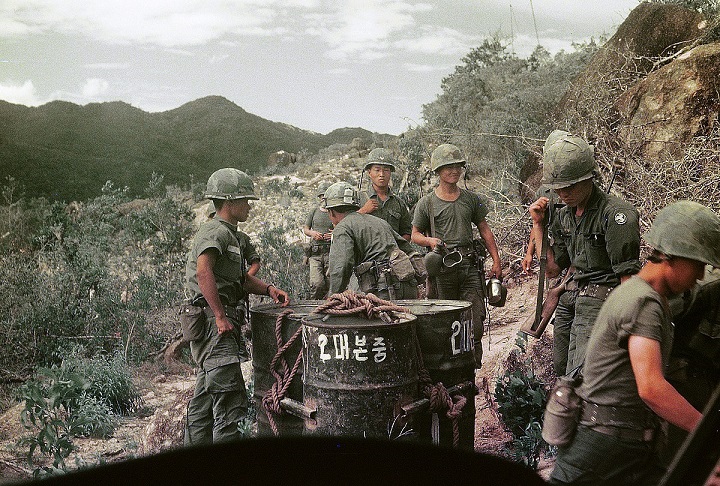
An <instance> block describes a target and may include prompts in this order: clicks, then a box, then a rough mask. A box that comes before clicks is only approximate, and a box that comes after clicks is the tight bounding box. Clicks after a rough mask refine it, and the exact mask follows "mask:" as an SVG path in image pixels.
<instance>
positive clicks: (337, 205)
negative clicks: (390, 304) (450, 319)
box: [323, 182, 417, 299]
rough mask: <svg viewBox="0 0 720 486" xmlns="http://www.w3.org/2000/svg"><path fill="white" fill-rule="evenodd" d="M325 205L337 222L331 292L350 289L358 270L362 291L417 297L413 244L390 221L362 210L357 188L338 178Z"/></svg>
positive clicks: (332, 257)
mask: <svg viewBox="0 0 720 486" xmlns="http://www.w3.org/2000/svg"><path fill="white" fill-rule="evenodd" d="M323 205H324V206H325V208H327V210H328V214H329V216H330V221H332V222H333V224H334V225H335V228H334V229H333V236H332V244H331V245H330V256H329V262H330V263H329V267H330V270H329V272H328V275H329V278H330V294H331V295H332V294H335V293H338V292H343V291H344V290H346V289H347V287H348V283H349V282H350V276H351V274H352V273H353V272H354V273H355V275H356V276H357V279H358V284H359V286H360V290H361V291H362V292H365V293H368V292H371V293H373V294H375V295H377V296H378V297H380V298H381V299H414V298H416V297H417V285H416V280H415V272H414V269H413V266H412V264H411V263H410V259H409V257H408V255H409V254H411V253H412V251H413V250H412V247H411V246H410V243H408V242H407V241H406V240H405V239H403V237H402V236H400V235H399V234H398V233H396V232H395V231H393V229H392V228H391V227H390V225H389V224H388V222H387V221H385V220H383V219H380V218H376V217H374V216H370V215H369V214H361V213H358V212H357V210H358V208H359V207H360V203H359V201H358V194H357V191H356V190H355V188H354V187H353V186H351V185H350V184H348V183H347V182H337V183H335V184H333V185H331V186H330V187H328V188H327V190H326V191H325V198H324V200H323Z"/></svg>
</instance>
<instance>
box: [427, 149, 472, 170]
mask: <svg viewBox="0 0 720 486" xmlns="http://www.w3.org/2000/svg"><path fill="white" fill-rule="evenodd" d="M454 164H462V166H463V167H465V165H466V164H467V161H466V160H465V158H464V157H463V156H462V154H461V153H460V149H459V148H457V147H456V146H455V145H452V144H450V143H444V144H442V145H440V146H439V147H438V148H436V149H435V150H433V153H432V155H431V156H430V169H431V170H432V171H433V172H437V171H438V169H440V168H441V167H444V166H446V165H454Z"/></svg>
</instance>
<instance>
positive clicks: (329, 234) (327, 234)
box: [323, 233, 332, 241]
mask: <svg viewBox="0 0 720 486" xmlns="http://www.w3.org/2000/svg"><path fill="white" fill-rule="evenodd" d="M323 239H324V240H325V241H330V240H332V233H325V234H324V235H323Z"/></svg>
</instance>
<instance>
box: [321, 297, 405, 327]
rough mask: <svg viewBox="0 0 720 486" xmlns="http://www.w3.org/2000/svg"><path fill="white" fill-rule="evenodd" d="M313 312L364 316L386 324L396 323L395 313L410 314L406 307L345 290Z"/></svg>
mask: <svg viewBox="0 0 720 486" xmlns="http://www.w3.org/2000/svg"><path fill="white" fill-rule="evenodd" d="M315 312H316V313H318V314H332V315H336V316H349V315H354V314H360V315H364V316H365V317H366V318H367V319H377V318H380V319H382V320H383V321H384V322H386V323H388V324H389V323H392V322H397V320H398V318H397V317H396V316H394V314H393V313H395V312H404V313H410V310H409V309H407V308H406V307H402V306H399V305H397V304H395V303H393V302H390V301H389V300H383V299H381V298H380V297H378V296H376V295H375V294H363V293H357V292H353V291H352V290H349V289H348V290H346V291H345V292H341V293H339V294H333V295H331V296H330V297H328V299H327V300H326V301H325V303H323V304H320V305H319V306H318V307H317V309H315Z"/></svg>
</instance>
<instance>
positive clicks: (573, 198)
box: [555, 179, 593, 208]
mask: <svg viewBox="0 0 720 486" xmlns="http://www.w3.org/2000/svg"><path fill="white" fill-rule="evenodd" d="M592 187H593V183H592V179H585V180H584V181H580V182H576V183H575V184H573V185H571V186H567V187H563V188H561V189H555V193H556V194H557V195H558V197H559V198H560V199H561V200H562V202H564V203H565V204H567V205H568V206H570V207H572V208H576V207H578V206H581V207H584V205H585V203H586V202H587V200H588V199H589V198H590V194H591V193H592Z"/></svg>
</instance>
